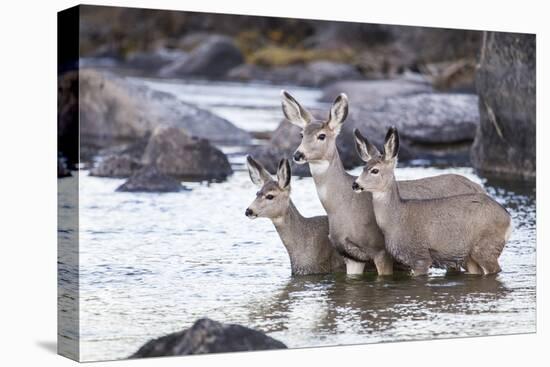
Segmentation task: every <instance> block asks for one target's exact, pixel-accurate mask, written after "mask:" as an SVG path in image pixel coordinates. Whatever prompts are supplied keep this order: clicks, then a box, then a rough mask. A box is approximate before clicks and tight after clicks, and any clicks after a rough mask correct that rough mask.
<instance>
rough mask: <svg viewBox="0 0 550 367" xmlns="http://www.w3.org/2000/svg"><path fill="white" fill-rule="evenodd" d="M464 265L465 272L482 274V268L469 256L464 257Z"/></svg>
mask: <svg viewBox="0 0 550 367" xmlns="http://www.w3.org/2000/svg"><path fill="white" fill-rule="evenodd" d="M464 267H465V268H466V274H476V275H479V274H483V270H482V269H481V268H480V267H479V265H478V264H477V263H476V262H475V261H474V259H472V258H471V257H470V256H468V257H467V258H466V262H465V263H464Z"/></svg>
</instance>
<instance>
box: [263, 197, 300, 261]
mask: <svg viewBox="0 0 550 367" xmlns="http://www.w3.org/2000/svg"><path fill="white" fill-rule="evenodd" d="M271 221H272V222H273V225H274V226H275V229H276V230H277V233H278V234H279V237H280V238H281V241H282V242H283V245H284V246H285V248H286V250H287V252H288V253H289V255H290V256H291V257H292V255H293V254H295V253H296V251H297V249H298V247H299V246H300V245H301V244H302V241H300V238H299V237H300V233H301V228H302V227H303V225H304V224H303V221H304V217H303V216H302V215H301V214H300V212H299V211H298V209H296V207H295V206H294V203H293V202H292V200H290V202H289V205H288V208H287V210H286V211H285V212H284V213H283V215H281V216H280V217H276V218H273V219H271Z"/></svg>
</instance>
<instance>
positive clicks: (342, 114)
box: [328, 93, 348, 133]
mask: <svg viewBox="0 0 550 367" xmlns="http://www.w3.org/2000/svg"><path fill="white" fill-rule="evenodd" d="M346 117H348V96H346V95H345V94H344V93H340V94H339V95H338V97H336V99H335V100H334V103H333V104H332V107H331V108H330V115H329V119H328V127H329V128H330V129H331V130H333V131H335V132H336V133H339V132H340V128H341V127H342V124H343V123H344V120H345V119H346Z"/></svg>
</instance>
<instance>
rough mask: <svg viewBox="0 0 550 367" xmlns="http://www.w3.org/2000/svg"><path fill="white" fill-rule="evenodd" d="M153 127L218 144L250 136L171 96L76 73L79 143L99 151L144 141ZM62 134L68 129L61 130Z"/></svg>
mask: <svg viewBox="0 0 550 367" xmlns="http://www.w3.org/2000/svg"><path fill="white" fill-rule="evenodd" d="M157 126H176V127H179V128H183V129H185V131H187V132H188V133H189V134H190V135H192V136H197V137H200V138H207V139H210V140H211V141H213V142H220V143H235V144H238V143H247V142H249V141H250V135H249V134H248V133H247V132H246V131H244V130H242V129H239V128H237V127H235V126H234V125H233V124H231V123H230V122H229V121H227V120H225V119H223V118H221V117H218V116H216V115H214V114H212V113H210V112H208V111H206V110H203V109H200V108H198V107H196V106H194V105H192V104H189V103H185V102H182V101H180V100H178V99H177V98H176V97H174V96H173V95H172V94H169V93H164V92H160V91H155V90H152V89H151V88H149V87H147V86H145V85H144V84H141V83H140V82H138V81H136V80H129V79H125V78H121V77H117V76H115V75H114V74H111V73H105V72H99V71H96V70H91V69H85V70H81V71H80V139H81V143H82V144H83V145H94V146H97V147H98V148H101V147H105V146H112V145H114V144H118V143H119V142H120V141H121V140H125V141H128V140H130V141H131V140H135V139H139V138H143V137H146V136H147V135H149V134H150V133H151V132H152V131H153V130H154V129H155V128H156V127H157ZM65 129H66V128H65Z"/></svg>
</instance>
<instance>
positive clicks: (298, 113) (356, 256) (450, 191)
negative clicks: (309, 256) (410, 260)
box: [281, 90, 484, 275]
mask: <svg viewBox="0 0 550 367" xmlns="http://www.w3.org/2000/svg"><path fill="white" fill-rule="evenodd" d="M281 96H282V108H283V113H284V115H285V117H286V119H287V120H288V121H289V122H291V123H292V124H294V125H296V126H298V127H300V128H301V129H302V141H301V143H300V146H299V147H298V148H297V149H296V152H295V153H294V161H295V162H296V163H298V164H304V163H306V162H307V163H309V168H310V171H311V176H312V177H313V180H314V182H315V186H316V189H317V194H318V195H319V199H320V200H321V203H322V204H323V207H324V208H325V210H326V212H327V214H328V218H329V232H330V239H331V242H332V245H333V246H334V248H335V249H336V250H337V251H338V253H340V254H341V255H342V256H343V257H344V259H345V261H346V270H347V273H348V274H360V273H362V272H363V270H364V267H365V263H366V262H367V261H370V260H374V264H375V266H376V270H377V271H378V274H379V275H388V274H392V273H393V259H392V257H391V256H390V255H389V253H388V252H387V251H386V248H385V246H384V237H383V235H382V232H381V231H380V228H379V227H378V225H377V224H376V220H375V218H374V212H373V208H372V195H371V194H369V193H364V194H362V195H356V194H354V193H353V191H352V190H350V187H351V185H352V184H353V182H354V181H355V179H356V177H355V176H352V175H350V174H348V173H347V172H346V171H345V169H344V165H343V164H342V161H341V159H340V156H339V154H338V149H337V148H336V138H337V136H338V134H339V133H340V129H341V127H342V124H343V123H344V121H345V119H346V117H347V115H348V99H347V97H346V95H345V94H340V95H339V96H338V97H337V98H336V100H335V101H334V103H333V105H332V107H331V109H330V112H329V116H328V118H327V119H324V120H316V119H315V118H314V117H313V116H312V115H311V113H310V112H309V111H308V110H306V109H305V108H304V107H302V106H301V105H300V103H298V101H297V100H296V99H295V98H294V97H292V96H291V95H290V94H289V93H288V92H286V91H284V90H283V91H282V92H281ZM399 188H400V189H401V192H402V194H403V196H404V197H406V198H438V197H445V196H451V195H458V194H464V193H472V192H484V190H483V188H481V186H479V185H478V184H476V183H473V182H472V181H470V180H468V179H467V178H465V177H463V176H459V175H440V176H436V177H431V178H425V179H420V180H412V181H400V182H399Z"/></svg>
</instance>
